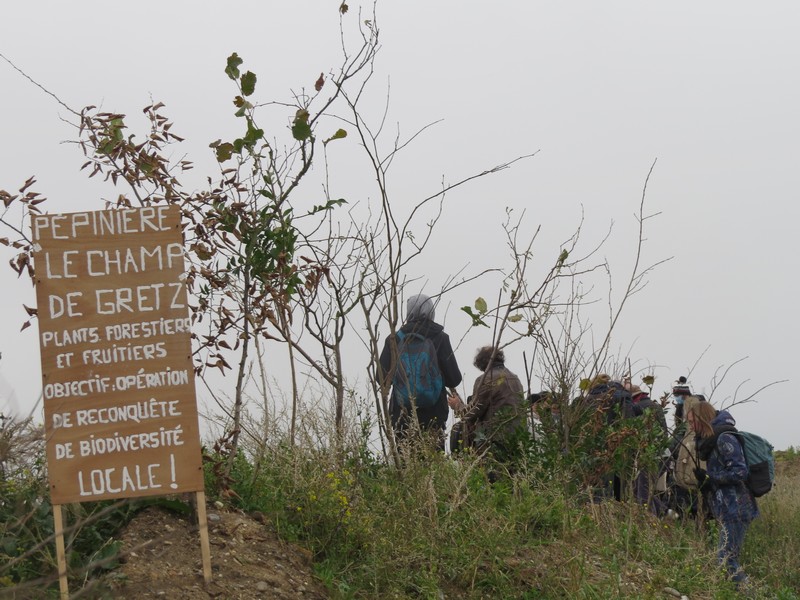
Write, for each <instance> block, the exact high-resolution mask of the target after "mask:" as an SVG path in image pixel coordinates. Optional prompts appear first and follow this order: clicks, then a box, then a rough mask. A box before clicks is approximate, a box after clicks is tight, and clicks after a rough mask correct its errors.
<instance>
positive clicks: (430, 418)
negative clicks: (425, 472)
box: [380, 294, 461, 450]
mask: <svg viewBox="0 0 800 600" xmlns="http://www.w3.org/2000/svg"><path fill="white" fill-rule="evenodd" d="M434 318H435V310H434V304H433V300H431V299H430V298H429V297H428V296H426V295H424V294H418V295H416V296H411V297H410V298H409V299H408V300H407V302H406V322H405V324H404V325H403V326H402V327H401V328H400V331H399V333H400V334H401V335H408V334H418V335H421V336H423V337H425V338H428V339H429V340H431V342H433V346H434V348H435V349H436V361H437V363H438V367H439V370H440V371H441V374H442V381H443V384H444V385H443V386H442V390H441V393H440V394H439V398H438V400H437V401H436V403H435V404H434V406H432V407H430V408H424V407H416V408H415V409H414V410H411V409H409V408H407V407H405V406H404V405H402V403H400V402H398V401H397V394H396V393H395V390H394V389H393V390H392V396H391V399H390V402H389V412H390V416H391V420H392V427H393V429H394V432H395V436H396V437H397V439H398V441H400V440H403V439H405V438H406V437H407V436H408V433H409V429H410V428H412V425H413V424H414V423H415V422H418V423H419V429H420V430H421V431H433V432H435V433H436V434H437V436H438V437H437V442H438V446H439V448H440V449H442V450H443V449H444V430H445V426H446V424H447V417H448V415H449V410H450V409H449V407H448V405H447V388H455V387H456V386H457V385H458V384H460V383H461V370H460V369H459V367H458V362H457V361H456V357H455V354H454V353H453V348H452V346H451V345H450V337H449V336H448V335H447V334H446V333H445V332H444V328H443V327H442V326H441V325H439V324H438V323H435V322H434V320H433V319H434ZM398 348H399V340H398V337H397V336H389V337H387V338H386V341H385V343H384V345H383V351H382V352H381V356H380V367H381V377H382V381H383V384H384V385H387V386H388V385H391V382H392V376H393V374H394V372H395V370H396V368H397V361H398V360H399V357H398ZM412 430H413V429H412Z"/></svg>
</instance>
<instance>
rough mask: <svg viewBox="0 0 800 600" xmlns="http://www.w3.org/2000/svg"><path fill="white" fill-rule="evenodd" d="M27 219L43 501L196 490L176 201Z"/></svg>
mask: <svg viewBox="0 0 800 600" xmlns="http://www.w3.org/2000/svg"><path fill="white" fill-rule="evenodd" d="M31 225H32V229H33V235H34V242H35V243H36V252H35V254H34V264H35V267H36V297H37V302H38V315H39V338H40V339H39V341H40V346H41V355H42V377H43V393H44V411H45V428H46V434H47V459H48V472H49V476H50V486H51V496H52V501H53V503H54V504H63V503H66V502H80V501H86V500H101V499H106V498H120V497H134V496H148V495H156V494H158V495H161V494H170V493H176V492H191V491H200V490H202V489H203V474H202V467H201V461H200V442H199V434H198V423H197V405H196V400H195V388H194V371H193V369H192V361H191V356H190V352H191V344H190V329H191V321H190V319H189V317H188V305H187V293H186V286H185V284H184V255H183V244H182V241H181V232H180V213H179V210H178V208H177V207H169V206H152V207H146V208H141V209H126V210H115V211H98V212H83V213H71V214H60V215H35V216H33V217H32V222H31Z"/></svg>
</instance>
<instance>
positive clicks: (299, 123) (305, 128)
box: [292, 108, 311, 142]
mask: <svg viewBox="0 0 800 600" xmlns="http://www.w3.org/2000/svg"><path fill="white" fill-rule="evenodd" d="M308 116H309V115H308V111H307V110H305V109H302V108H301V109H300V110H298V111H297V113H295V116H294V123H292V136H293V137H294V139H296V140H297V141H298V142H302V141H304V140H307V139H308V138H310V137H311V126H310V125H309V124H308Z"/></svg>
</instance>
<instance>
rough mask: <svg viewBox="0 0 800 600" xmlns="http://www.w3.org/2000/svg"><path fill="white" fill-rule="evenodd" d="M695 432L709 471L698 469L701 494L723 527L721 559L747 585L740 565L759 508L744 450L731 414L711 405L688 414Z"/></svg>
mask: <svg viewBox="0 0 800 600" xmlns="http://www.w3.org/2000/svg"><path fill="white" fill-rule="evenodd" d="M686 420H687V422H688V423H689V427H691V429H692V430H693V431H694V432H695V435H696V442H697V455H698V457H699V458H700V459H701V460H705V461H706V468H705V469H703V468H701V467H696V468H695V469H694V472H695V476H696V477H697V482H698V485H699V486H700V489H701V490H703V491H704V490H706V489H707V490H709V491H710V492H711V493H710V504H711V510H712V512H713V514H714V517H715V518H716V520H717V522H718V523H719V543H718V546H717V558H718V560H719V562H720V565H722V566H724V567H725V568H726V569H727V571H728V575H729V576H730V578H731V579H732V580H733V581H735V582H736V583H737V585H739V584H741V583H744V582H746V581H747V575H746V574H745V572H744V571H743V570H742V568H741V565H740V564H739V554H740V552H741V549H742V545H743V543H744V536H745V533H746V532H747V528H748V526H749V525H750V523H751V521H752V520H753V519H755V518H756V517H758V514H759V513H758V506H757V505H756V499H755V497H754V496H753V493H752V492H751V491H750V489H749V488H748V486H747V484H746V481H747V476H748V468H747V462H746V460H745V455H744V449H743V448H742V445H741V443H740V442H739V439H738V437H737V436H736V434H735V433H734V432H735V431H736V429H735V425H736V421H734V419H733V417H732V416H731V414H730V413H729V412H728V411H727V410H722V411H719V412H717V411H716V410H714V407H713V406H711V404H710V403H708V402H698V403H697V404H695V405H694V406H693V407H692V409H691V410H689V411H687V413H686Z"/></svg>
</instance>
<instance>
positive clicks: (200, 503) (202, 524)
mask: <svg viewBox="0 0 800 600" xmlns="http://www.w3.org/2000/svg"><path fill="white" fill-rule="evenodd" d="M195 501H196V503H197V522H198V523H197V524H198V526H199V528H200V552H201V553H202V555H203V579H204V580H205V582H206V585H208V584H209V583H211V546H210V544H209V542H208V520H207V519H206V493H205V492H204V491H203V492H197V497H196V498H195Z"/></svg>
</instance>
